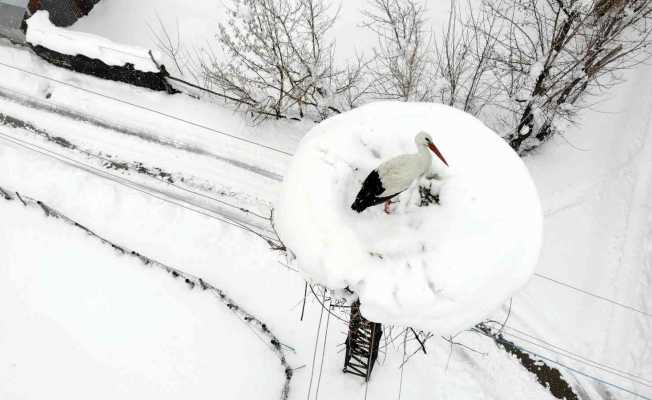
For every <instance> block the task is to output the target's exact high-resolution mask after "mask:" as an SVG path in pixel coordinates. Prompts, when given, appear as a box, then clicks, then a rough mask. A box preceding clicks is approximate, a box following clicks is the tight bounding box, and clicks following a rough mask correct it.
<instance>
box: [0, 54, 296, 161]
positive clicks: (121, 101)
mask: <svg viewBox="0 0 652 400" xmlns="http://www.w3.org/2000/svg"><path fill="white" fill-rule="evenodd" d="M0 65H2V66H4V67H6V68H9V69H13V70H16V71H20V72H23V73H25V74H28V75H32V76H37V77H39V78H42V79H46V80H49V81H52V82H56V83H59V84H61V85H64V86H68V87H71V88H74V89H77V90H81V91H83V92H86V93H90V94H93V95H96V96H100V97H104V98H106V99H109V100H112V101H116V102H118V103H122V104H126V105H128V106H131V107H135V108H138V109H141V110H146V111H149V112H151V113H154V114H158V115H161V116H164V117H166V118H170V119H173V120H175V121H179V122H182V123H184V124H187V125H192V126H194V127H197V128H201V129H204V130H207V131H210V132H212V133H216V134H219V135H223V136H226V137H229V138H231V139H234V140H239V141H241V142H245V143H249V144H251V145H254V146H258V147H261V148H264V149H267V150H271V151H274V152H276V153H279V154H283V155H286V156H290V157H292V156H293V154H292V153H290V152H287V151H285V150H281V149H277V148H275V147H272V146H268V145H266V144H262V143H259V142H256V141H253V140H250V139H246V138H243V137H240V136H237V135H233V134H231V133H227V132H224V131H221V130H218V129H215V128H211V127H210V126H206V125H203V124H200V123H198V122H193V121H189V120H187V119H184V118H181V117H177V116H174V115H170V114H167V113H164V112H162V111H158V110H155V109H153V108H149V107H146V106H143V105H140V104H136V103H132V102H129V101H126V100H122V99H119V98H117V97H113V96H109V95H106V94H103V93H100V92H96V91H94V90H90V89H86V88H83V87H81V86H77V85H73V84H71V83H68V82H64V81H61V80H58V79H55V78H51V77H49V76H46V75H42V74H39V73H36V72H33V71H29V70H26V69H23V68H20V67H16V66H13V65H10V64H6V63H3V62H0Z"/></svg>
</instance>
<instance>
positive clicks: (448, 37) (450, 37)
mask: <svg viewBox="0 0 652 400" xmlns="http://www.w3.org/2000/svg"><path fill="white" fill-rule="evenodd" d="M497 32H498V24H497V19H496V18H495V17H494V16H492V15H490V14H487V13H480V14H479V15H476V14H475V13H474V12H473V8H472V7H471V5H470V4H468V3H467V6H466V9H464V10H463V9H462V7H460V5H459V4H458V2H457V1H456V0H451V5H450V10H449V14H448V23H447V24H446V26H445V27H444V29H443V32H442V34H441V36H439V40H438V41H437V42H436V44H435V46H434V52H435V60H434V63H435V68H434V70H435V71H436V72H435V73H436V77H437V80H436V87H435V93H436V95H437V99H438V101H441V102H442V103H444V104H448V105H450V106H454V107H457V108H460V109H462V110H464V111H467V112H469V113H471V114H474V115H478V114H479V113H480V112H481V111H482V110H483V108H484V107H485V106H486V105H487V104H490V103H492V102H494V100H495V96H496V92H498V90H496V87H495V85H493V84H492V82H493V79H489V78H488V76H489V75H490V72H491V70H492V68H493V62H492V61H491V57H492V56H493V52H494V47H495V43H496V39H495V37H496V34H497Z"/></svg>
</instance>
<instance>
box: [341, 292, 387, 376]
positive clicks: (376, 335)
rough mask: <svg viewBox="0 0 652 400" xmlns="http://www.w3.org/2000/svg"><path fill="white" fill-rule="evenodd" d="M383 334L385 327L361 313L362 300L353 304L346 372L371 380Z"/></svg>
mask: <svg viewBox="0 0 652 400" xmlns="http://www.w3.org/2000/svg"><path fill="white" fill-rule="evenodd" d="M382 335H383V327H382V325H381V324H379V323H377V322H371V321H369V320H367V319H366V318H365V317H363V316H362V314H360V301H359V300H356V301H355V302H354V303H353V304H352V305H351V318H350V320H349V334H348V336H347V337H346V342H345V344H346V355H345V358H344V372H345V373H349V374H353V375H357V376H361V377H363V378H365V381H368V380H369V377H370V376H371V371H372V370H373V368H374V364H375V363H376V359H378V346H379V345H380V338H381V336H382Z"/></svg>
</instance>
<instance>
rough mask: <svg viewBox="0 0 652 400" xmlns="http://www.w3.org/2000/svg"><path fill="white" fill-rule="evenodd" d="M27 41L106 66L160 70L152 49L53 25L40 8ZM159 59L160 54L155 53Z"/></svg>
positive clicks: (31, 18)
mask: <svg viewBox="0 0 652 400" xmlns="http://www.w3.org/2000/svg"><path fill="white" fill-rule="evenodd" d="M26 40H27V42H29V43H31V44H32V45H34V46H36V45H40V46H43V47H46V48H48V49H50V50H53V51H56V52H59V53H62V54H67V55H71V56H75V55H84V56H86V57H89V58H94V59H98V60H101V61H102V62H104V63H105V64H107V65H114V66H124V65H126V64H132V65H133V66H134V68H136V69H137V70H139V71H143V72H159V69H158V67H157V65H156V64H155V63H154V62H153V61H152V59H151V57H150V56H149V51H150V50H149V49H145V48H141V47H135V46H127V45H123V44H119V43H115V42H112V41H111V40H109V39H106V38H103V37H101V36H96V35H92V34H89V33H83V32H75V31H72V30H69V29H65V28H59V27H56V26H54V25H53V24H52V23H51V22H50V19H49V13H48V12H47V11H42V10H41V11H37V12H36V13H34V15H33V16H32V17H30V18H29V19H28V20H27V35H26ZM154 56H155V58H156V59H157V60H159V59H161V57H160V56H159V55H158V54H157V53H156V52H154Z"/></svg>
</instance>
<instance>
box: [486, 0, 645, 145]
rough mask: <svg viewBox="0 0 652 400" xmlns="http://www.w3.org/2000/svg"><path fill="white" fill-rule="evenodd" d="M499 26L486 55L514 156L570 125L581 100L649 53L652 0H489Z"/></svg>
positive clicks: (488, 10) (488, 9)
mask: <svg viewBox="0 0 652 400" xmlns="http://www.w3.org/2000/svg"><path fill="white" fill-rule="evenodd" d="M484 13H486V14H488V15H491V16H492V18H497V19H498V20H499V21H500V23H501V24H503V25H504V29H503V30H502V31H501V33H500V34H498V35H495V34H494V33H486V32H485V33H486V36H487V37H490V38H494V39H495V41H496V46H495V51H494V54H493V55H492V60H493V62H494V63H495V71H494V72H495V74H494V76H495V78H496V82H495V84H496V86H497V87H501V88H503V93H504V97H503V98H502V101H500V102H502V103H503V104H505V108H506V110H507V111H509V112H508V113H503V114H502V120H501V121H499V123H498V125H497V127H498V129H499V130H500V131H501V132H502V134H503V135H504V136H505V137H506V139H507V140H508V141H509V143H510V145H511V146H512V147H513V148H514V149H515V150H516V151H518V152H519V153H523V152H526V151H528V150H529V149H532V148H534V147H536V146H537V145H538V144H540V143H541V142H543V141H545V140H546V139H548V138H550V137H551V136H552V135H553V134H554V133H555V132H556V130H557V128H556V124H557V123H558V122H559V121H563V120H566V121H570V122H573V121H574V119H575V116H576V114H577V112H578V110H580V109H581V108H582V106H583V104H584V102H585V100H586V98H587V97H590V96H591V95H592V94H597V93H599V92H600V91H603V90H605V89H607V88H610V87H611V86H613V85H614V84H615V83H617V82H618V79H617V78H618V74H617V73H618V72H619V71H622V70H624V69H628V68H631V67H633V66H635V65H636V64H638V63H640V62H641V61H643V60H644V59H645V58H646V57H648V56H649V53H648V52H647V51H646V47H647V46H648V45H649V44H650V34H651V33H652V30H651V29H650V25H649V24H650V20H649V18H650V15H651V13H652V0H594V1H592V2H587V1H581V0H545V1H539V0H488V1H487V2H486V6H485V8H484Z"/></svg>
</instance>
